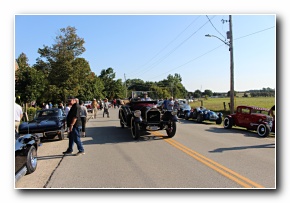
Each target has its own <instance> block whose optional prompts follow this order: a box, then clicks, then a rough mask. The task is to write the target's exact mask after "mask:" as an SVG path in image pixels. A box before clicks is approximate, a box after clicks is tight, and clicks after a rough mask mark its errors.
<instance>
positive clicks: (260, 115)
mask: <svg viewBox="0 0 290 203" xmlns="http://www.w3.org/2000/svg"><path fill="white" fill-rule="evenodd" d="M269 111H270V110H269V109H266V108H260V107H255V106H238V107H237V111H236V113H234V114H231V115H228V116H226V117H225V119H224V128H226V129H230V128H232V126H239V127H244V128H247V130H256V131H257V133H258V135H259V136H260V137H267V136H268V135H269V134H270V132H275V121H274V119H273V117H271V116H269Z"/></svg>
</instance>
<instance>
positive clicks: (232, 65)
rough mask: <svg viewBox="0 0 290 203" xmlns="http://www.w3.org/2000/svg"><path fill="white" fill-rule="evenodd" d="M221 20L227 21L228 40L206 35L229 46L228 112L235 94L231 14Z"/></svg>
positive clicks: (231, 108) (231, 110)
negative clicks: (226, 18)
mask: <svg viewBox="0 0 290 203" xmlns="http://www.w3.org/2000/svg"><path fill="white" fill-rule="evenodd" d="M222 22H223V23H224V22H229V29H230V30H229V31H228V32H227V39H228V40H229V42H227V41H225V40H222V39H221V38H219V37H217V36H215V35H210V34H207V35H205V36H206V37H215V38H217V39H219V40H220V41H222V42H223V43H225V44H226V45H228V46H229V51H230V113H231V114H233V113H234V109H235V103H234V96H235V88H234V45H233V28H232V27H233V26H232V16H231V15H229V20H228V21H227V20H222Z"/></svg>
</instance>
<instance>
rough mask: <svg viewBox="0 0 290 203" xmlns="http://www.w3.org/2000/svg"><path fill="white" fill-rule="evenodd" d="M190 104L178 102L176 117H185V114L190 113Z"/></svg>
mask: <svg viewBox="0 0 290 203" xmlns="http://www.w3.org/2000/svg"><path fill="white" fill-rule="evenodd" d="M190 111H191V106H190V105H188V104H184V103H183V104H179V110H178V111H177V117H178V118H182V117H185V115H186V114H188V113H190Z"/></svg>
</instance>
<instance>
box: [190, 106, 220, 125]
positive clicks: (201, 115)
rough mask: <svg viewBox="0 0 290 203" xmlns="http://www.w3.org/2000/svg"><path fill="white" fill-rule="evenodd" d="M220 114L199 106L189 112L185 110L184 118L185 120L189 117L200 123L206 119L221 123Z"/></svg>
mask: <svg viewBox="0 0 290 203" xmlns="http://www.w3.org/2000/svg"><path fill="white" fill-rule="evenodd" d="M222 116H223V114H222V113H221V112H214V111H211V110H209V109H206V108H205V107H203V106H201V107H196V108H193V109H192V110H191V111H190V112H187V113H186V114H185V116H184V118H185V119H186V120H188V119H190V118H191V119H196V121H197V122H198V123H202V121H205V120H208V121H215V122H216V124H221V123H222V119H223V118H222Z"/></svg>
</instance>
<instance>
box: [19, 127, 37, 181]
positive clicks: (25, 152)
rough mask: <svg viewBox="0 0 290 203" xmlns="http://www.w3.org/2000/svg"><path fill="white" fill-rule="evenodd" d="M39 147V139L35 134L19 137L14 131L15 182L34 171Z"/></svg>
mask: <svg viewBox="0 0 290 203" xmlns="http://www.w3.org/2000/svg"><path fill="white" fill-rule="evenodd" d="M39 145H40V139H39V136H38V135H37V134H25V135H22V136H20V135H19V134H18V133H17V132H16V131H15V182H17V181H18V180H19V179H20V178H21V177H23V176H24V175H26V174H30V173H33V172H34V171H35V170H36V167H37V150H38V147H39Z"/></svg>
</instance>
